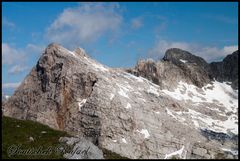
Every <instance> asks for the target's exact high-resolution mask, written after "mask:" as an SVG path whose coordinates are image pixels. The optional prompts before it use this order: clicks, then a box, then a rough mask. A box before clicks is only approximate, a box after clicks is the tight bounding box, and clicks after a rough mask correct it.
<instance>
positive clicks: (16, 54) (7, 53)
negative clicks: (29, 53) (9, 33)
mask: <svg viewBox="0 0 240 161" xmlns="http://www.w3.org/2000/svg"><path fill="white" fill-rule="evenodd" d="M2 59H3V60H2V62H3V64H9V65H11V64H14V63H17V62H19V61H24V60H25V54H24V53H23V52H22V51H19V50H17V49H15V48H13V47H11V46H10V45H9V44H7V43H2Z"/></svg>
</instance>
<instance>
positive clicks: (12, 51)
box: [2, 2, 238, 94]
mask: <svg viewBox="0 0 240 161" xmlns="http://www.w3.org/2000/svg"><path fill="white" fill-rule="evenodd" d="M51 42H56V43H59V44H61V45H62V46H64V47H66V48H68V49H69V50H74V49H75V48H76V47H79V46H80V47H82V48H84V49H85V50H86V51H87V53H88V54H89V55H90V56H92V57H93V58H94V59H96V60H97V61H99V62H101V63H103V64H105V65H108V66H110V67H133V66H134V65H135V64H136V62H137V60H139V59H145V58H153V59H160V58H162V57H163V55H164V53H165V51H166V49H168V48H172V47H177V48H181V49H184V50H188V51H190V52H192V53H193V54H195V55H199V56H201V57H203V58H204V59H205V60H206V61H208V62H211V61H219V60H222V58H223V57H225V56H226V55H227V54H230V53H232V52H233V51H234V50H236V49H237V48H238V3H237V2H229V3H227V2H211V3H209V2H208V3H206V2H191V3H190V2H179V3H177V2H131V3H129V2H120V3H77V2H69V3H66V2H51V3H50V2H47V3H45V2H32V3H30V2H21V3H20V2H7V3H2V49H3V50H2V57H3V60H2V78H3V79H2V85H3V89H2V92H3V93H5V94H12V92H13V91H14V89H15V88H16V87H17V86H18V85H19V83H20V82H21V81H22V80H23V79H24V77H25V76H26V75H27V74H28V73H29V72H30V70H31V68H32V67H33V66H34V65H35V64H36V62H37V60H38V59H39V57H40V55H41V53H42V52H43V50H44V48H45V47H46V46H47V45H48V44H49V43H51Z"/></svg>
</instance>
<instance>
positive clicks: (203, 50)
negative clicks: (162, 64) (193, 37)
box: [148, 40, 238, 62]
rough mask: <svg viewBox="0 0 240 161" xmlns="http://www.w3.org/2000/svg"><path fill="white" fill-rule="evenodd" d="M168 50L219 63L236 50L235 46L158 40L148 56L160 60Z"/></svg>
mask: <svg viewBox="0 0 240 161" xmlns="http://www.w3.org/2000/svg"><path fill="white" fill-rule="evenodd" d="M169 48H180V49H182V50H186V51H189V52H190V53H192V54H194V55H197V56H200V57H202V58H204V59H205V60H206V61H207V62H212V61H221V60H222V59H223V58H224V57H225V56H226V55H228V54H232V53H233V52H234V51H236V50H237V49H238V46H237V45H232V46H224V47H223V48H217V47H211V46H203V45H199V44H193V43H186V42H169V41H166V40H159V41H157V43H156V44H155V45H154V47H153V48H151V49H150V50H149V51H148V56H150V57H153V58H162V57H163V56H164V54H165V52H166V50H167V49H169Z"/></svg>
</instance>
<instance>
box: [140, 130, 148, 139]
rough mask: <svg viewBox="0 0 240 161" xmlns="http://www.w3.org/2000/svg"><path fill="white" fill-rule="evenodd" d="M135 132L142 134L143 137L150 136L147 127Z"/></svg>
mask: <svg viewBox="0 0 240 161" xmlns="http://www.w3.org/2000/svg"><path fill="white" fill-rule="evenodd" d="M137 132H139V133H141V134H143V135H144V138H145V139H146V138H149V136H150V134H149V133H148V130H147V129H142V130H141V131H139V130H137Z"/></svg>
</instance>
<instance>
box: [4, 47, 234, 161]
mask: <svg viewBox="0 0 240 161" xmlns="http://www.w3.org/2000/svg"><path fill="white" fill-rule="evenodd" d="M174 53H175V52H174ZM170 55H171V54H170ZM190 57H191V55H190V56H189V58H188V57H184V56H183V57H180V58H181V60H180V58H178V59H176V60H175V59H174V58H171V56H167V57H166V58H164V59H165V60H162V61H159V62H157V63H155V62H153V61H151V60H148V61H146V62H145V61H140V62H138V67H137V68H135V69H134V70H131V72H133V74H134V75H133V74H130V73H127V72H125V69H112V68H109V67H107V66H104V65H102V64H100V63H98V62H96V61H95V60H93V59H92V58H90V57H89V56H88V55H87V54H86V52H85V51H84V50H83V49H81V48H78V49H76V50H75V51H73V52H72V51H68V50H67V49H65V48H63V47H62V46H60V45H58V44H50V45H49V46H48V47H47V48H46V50H45V52H44V53H43V54H42V56H41V57H40V59H39V61H38V62H37V64H36V66H35V67H33V69H32V70H31V72H30V73H29V74H28V75H27V77H26V78H25V79H24V81H23V82H22V83H21V85H20V86H19V87H18V89H17V90H16V91H15V93H14V94H13V96H12V97H10V98H9V100H8V101H7V102H6V104H5V105H4V109H3V113H4V115H6V116H11V117H15V118H19V119H29V120H34V121H38V122H40V123H43V124H46V125H48V126H50V127H52V128H55V129H59V130H64V131H67V132H69V133H70V134H73V135H74V136H79V137H85V138H88V139H89V140H91V141H92V142H93V143H94V144H95V145H98V146H99V147H101V148H104V149H108V150H111V151H113V152H115V153H118V154H120V155H122V156H125V157H128V158H133V159H134V158H167V157H169V156H171V155H172V153H174V152H176V151H177V152H178V155H179V156H178V157H180V158H215V155H216V154H217V153H218V152H219V151H221V152H223V150H222V149H221V148H223V147H226V146H227V147H229V146H235V144H233V143H231V142H230V143H229V142H228V143H226V144H225V143H224V144H222V143H221V142H219V141H216V140H208V139H207V138H206V137H205V136H203V135H202V134H201V132H200V129H201V128H209V129H211V130H213V131H214V130H215V131H221V132H224V133H228V132H226V131H230V132H233V133H236V127H235V124H236V123H235V122H236V120H237V112H236V109H237V105H236V99H237V98H236V96H235V95H236V91H231V89H229V88H228V86H227V85H225V84H219V83H218V82H214V83H215V85H216V86H220V85H221V86H223V87H226V89H227V90H228V93H227V94H226V96H227V98H228V99H229V101H228V100H227V102H221V101H222V100H221V97H220V98H215V97H214V99H213V100H210V99H209V100H207V99H208V98H207V97H205V96H211V90H218V89H219V88H216V87H214V86H211V85H208V86H206V87H205V86H204V88H198V87H197V86H194V85H192V86H190V87H189V86H188V84H186V83H189V84H194V81H195V83H196V82H197V83H199V82H198V81H200V79H202V78H201V77H204V78H205V79H206V81H205V83H207V81H208V79H209V78H208V77H207V75H204V76H200V73H201V72H202V69H203V68H205V63H204V61H202V60H201V59H199V60H198V59H196V60H195V61H193V62H190ZM179 61H180V62H179ZM187 61H189V62H187ZM198 68H200V69H198ZM185 70H187V71H188V72H186V71H185ZM196 73H197V74H196ZM135 75H137V76H135ZM143 77H145V78H147V79H145V78H143ZM148 79H149V80H151V81H152V82H154V83H152V82H151V81H149V80H148ZM183 82H185V84H184V83H183ZM155 83H156V84H159V85H160V86H158V85H156V84H155ZM197 83H196V84H197ZM179 86H180V87H179ZM173 87H175V89H179V90H180V92H176V93H174V95H173V94H172V93H171V92H173V91H170V90H167V89H168V88H169V89H173ZM189 90H190V91H189ZM209 93H210V94H209ZM176 94H178V95H177V96H176ZM179 95H182V96H184V98H181V97H180V96H179ZM233 96H234V97H233ZM185 97H187V98H188V99H185ZM193 97H194V99H193ZM216 99H217V100H216ZM196 100H198V101H199V102H197V103H196ZM209 107H211V108H209ZM216 111H217V112H216ZM228 118H231V119H230V120H228ZM205 120H207V121H209V122H210V123H209V122H206V121H205ZM204 121H205V122H204ZM211 121H212V122H213V123H211ZM229 121H230V122H232V123H233V124H234V127H227V126H226V125H228V124H229ZM220 124H223V125H224V127H222V128H221V127H220ZM225 124H226V125H225ZM225 128H226V129H225Z"/></svg>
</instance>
